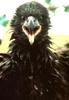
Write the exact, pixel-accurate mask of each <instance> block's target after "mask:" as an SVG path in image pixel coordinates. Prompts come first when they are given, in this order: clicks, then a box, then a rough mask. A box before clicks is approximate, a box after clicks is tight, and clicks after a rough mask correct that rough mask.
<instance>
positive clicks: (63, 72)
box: [0, 2, 69, 100]
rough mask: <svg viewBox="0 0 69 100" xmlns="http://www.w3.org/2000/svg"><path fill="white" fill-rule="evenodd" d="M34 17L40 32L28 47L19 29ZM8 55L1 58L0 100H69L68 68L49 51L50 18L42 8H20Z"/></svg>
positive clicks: (14, 23)
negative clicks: (39, 24)
mask: <svg viewBox="0 0 69 100" xmlns="http://www.w3.org/2000/svg"><path fill="white" fill-rule="evenodd" d="M30 15H32V16H35V17H36V18H37V19H38V20H39V22H40V23H41V25H42V31H41V32H40V34H39V35H38V36H37V37H36V38H35V42H34V44H33V45H32V46H31V45H30V44H29V41H28V39H27V37H26V36H25V34H24V33H23V32H22V29H21V22H23V21H24V20H25V18H26V17H27V16H30ZM11 27H13V34H12V36H11V40H13V41H12V42H11V44H10V45H9V47H10V49H9V54H0V56H1V57H0V99H1V100H69V83H68V82H69V81H68V73H67V69H68V68H67V67H65V66H64V64H63V63H62V60H61V58H59V56H58V55H57V54H55V53H54V52H53V51H51V50H50V44H51V40H50V37H49V36H48V29H49V28H50V18H49V15H48V11H47V9H46V8H45V7H43V6H42V5H41V4H39V3H36V2H30V3H26V4H23V5H21V6H20V7H19V8H18V9H17V10H16V15H15V16H14V18H13V20H12V21H11Z"/></svg>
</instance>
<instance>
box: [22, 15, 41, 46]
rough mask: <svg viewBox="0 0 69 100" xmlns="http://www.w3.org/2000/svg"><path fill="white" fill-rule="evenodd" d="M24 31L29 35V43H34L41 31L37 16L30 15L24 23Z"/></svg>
mask: <svg viewBox="0 0 69 100" xmlns="http://www.w3.org/2000/svg"><path fill="white" fill-rule="evenodd" d="M22 31H23V32H24V33H25V35H26V36H27V37H28V40H29V43H30V44H31V45H32V44H33V43H34V40H35V37H36V36H37V35H38V34H39V33H40V32H41V25H40V23H39V21H38V20H37V19H36V18H35V17H33V16H29V17H28V18H27V19H26V20H25V22H24V23H23V25H22Z"/></svg>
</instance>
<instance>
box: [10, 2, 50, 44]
mask: <svg viewBox="0 0 69 100" xmlns="http://www.w3.org/2000/svg"><path fill="white" fill-rule="evenodd" d="M11 26H12V27H13V28H14V35H13V38H14V36H15V33H16V34H17V36H19V38H21V39H22V41H23V40H24V41H28V42H29V43H30V45H33V44H34V43H35V42H36V41H41V38H42V36H44V35H45V34H47V33H48V29H49V27H50V19H49V15H48V10H47V8H45V7H44V6H43V5H41V4H39V3H37V2H28V3H25V4H23V5H21V6H19V7H18V8H17V10H16V15H15V16H14V18H13V20H12V22H11ZM17 36H15V37H17Z"/></svg>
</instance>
